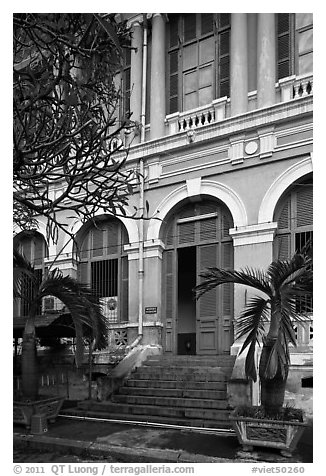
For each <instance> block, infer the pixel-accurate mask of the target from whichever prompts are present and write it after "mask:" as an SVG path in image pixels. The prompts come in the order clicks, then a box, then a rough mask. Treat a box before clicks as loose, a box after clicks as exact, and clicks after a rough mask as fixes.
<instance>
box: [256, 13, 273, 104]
mask: <svg viewBox="0 0 326 476" xmlns="http://www.w3.org/2000/svg"><path fill="white" fill-rule="evenodd" d="M275 50H276V36H275V13H258V27H257V105H258V108H261V107H266V106H271V105H273V104H275V81H276V71H275V70H276V51H275Z"/></svg>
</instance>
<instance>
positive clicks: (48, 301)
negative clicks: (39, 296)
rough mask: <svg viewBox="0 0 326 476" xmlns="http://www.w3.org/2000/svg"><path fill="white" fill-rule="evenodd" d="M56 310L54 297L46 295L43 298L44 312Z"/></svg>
mask: <svg viewBox="0 0 326 476" xmlns="http://www.w3.org/2000/svg"><path fill="white" fill-rule="evenodd" d="M51 311H55V305H54V297H46V298H44V299H43V312H45V313H47V312H51Z"/></svg>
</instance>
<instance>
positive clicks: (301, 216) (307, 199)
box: [297, 185, 313, 227]
mask: <svg viewBox="0 0 326 476" xmlns="http://www.w3.org/2000/svg"><path fill="white" fill-rule="evenodd" d="M312 207H313V196H312V187H311V186H308V185H302V186H301V187H300V188H299V189H298V192H297V226H298V227H300V226H307V225H312V221H313V210H312Z"/></svg>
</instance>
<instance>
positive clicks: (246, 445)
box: [230, 415, 307, 457]
mask: <svg viewBox="0 0 326 476" xmlns="http://www.w3.org/2000/svg"><path fill="white" fill-rule="evenodd" d="M230 420H231V421H232V424H233V427H234V430H235V432H236V434H237V437H238V440H239V442H240V443H241V445H242V447H243V450H244V451H252V450H253V447H254V446H263V447H265V448H277V449H279V450H281V454H282V455H283V456H286V457H291V456H292V452H293V451H294V450H295V448H296V446H297V443H298V441H299V440H300V438H301V435H302V433H303V432H304V430H305V428H306V426H307V423H306V422H297V421H282V420H267V419H266V420H265V419H261V418H248V417H241V416H232V415H231V416H230Z"/></svg>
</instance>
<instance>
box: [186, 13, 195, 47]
mask: <svg viewBox="0 0 326 476" xmlns="http://www.w3.org/2000/svg"><path fill="white" fill-rule="evenodd" d="M183 22H184V23H183V25H184V33H183V34H184V41H190V40H194V39H195V38H196V14H195V13H186V14H185V15H184V19H183Z"/></svg>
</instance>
